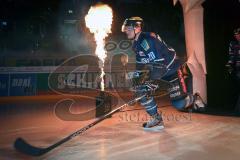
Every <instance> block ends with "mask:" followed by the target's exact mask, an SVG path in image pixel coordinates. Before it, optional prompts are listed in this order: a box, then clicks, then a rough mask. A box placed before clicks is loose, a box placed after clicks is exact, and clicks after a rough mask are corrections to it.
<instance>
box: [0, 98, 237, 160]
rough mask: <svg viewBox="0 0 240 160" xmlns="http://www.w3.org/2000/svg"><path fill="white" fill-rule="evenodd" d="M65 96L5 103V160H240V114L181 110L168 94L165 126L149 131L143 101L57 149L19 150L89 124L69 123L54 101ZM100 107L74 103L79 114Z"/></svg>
mask: <svg viewBox="0 0 240 160" xmlns="http://www.w3.org/2000/svg"><path fill="white" fill-rule="evenodd" d="M61 98H63V97H58V96H54V95H51V96H47V97H46V96H45V97H42V98H38V99H36V98H35V99H34V100H27V101H26V100H22V101H21V100H16V101H12V102H8V103H5V102H3V101H2V102H3V103H2V104H1V112H0V114H1V115H0V123H1V125H0V159H1V160H29V159H39V160H77V159H86V160H110V159H111V160H112V159H114V160H128V159H136V160H145V159H148V160H159V159H162V160H192V159H194V160H213V159H217V160H226V159H228V160H239V157H240V152H239V148H240V141H239V140H240V118H238V117H230V116H214V115H206V114H197V113H184V112H179V111H177V110H175V109H174V108H173V107H172V106H170V103H169V101H168V99H167V98H161V99H158V100H157V102H158V105H159V110H161V111H162V114H163V119H164V122H165V128H164V129H163V130H162V131H160V132H146V131H144V130H143V129H142V127H141V125H142V123H143V122H144V121H146V120H148V119H149V117H148V115H147V114H146V113H145V111H144V110H143V109H142V107H141V106H139V105H138V104H137V105H135V106H133V107H127V108H126V109H124V110H123V111H121V112H118V113H116V114H114V115H113V116H112V117H111V118H108V119H106V120H104V121H103V122H101V123H99V124H97V125H96V126H94V127H93V128H90V129H89V130H87V131H86V132H84V133H83V134H82V135H79V136H77V137H75V138H74V139H72V140H70V141H68V142H66V143H65V144H63V145H61V146H60V147H58V148H56V149H54V150H53V151H51V152H49V153H47V154H45V155H43V156H41V157H31V156H27V155H23V154H22V153H19V152H17V151H16V150H15V149H14V148H13V143H14V141H15V139H16V138H17V137H22V138H24V139H25V140H27V142H29V143H30V144H32V145H34V146H37V147H47V146H49V145H51V144H53V143H55V142H57V141H58V140H60V139H62V138H64V137H65V136H68V135H69V134H70V133H72V132H74V131H76V130H78V129H80V128H82V127H84V126H86V125H87V124H89V123H90V122H92V121H93V120H94V119H90V120H86V121H77V120H75V121H64V120H62V119H60V118H59V117H58V116H56V114H55V111H54V105H55V104H56V102H57V101H58V100H59V99H61ZM92 107H94V102H91V101H86V102H83V103H81V106H72V108H71V112H72V113H74V114H79V113H83V112H84V111H86V110H89V109H91V108H92Z"/></svg>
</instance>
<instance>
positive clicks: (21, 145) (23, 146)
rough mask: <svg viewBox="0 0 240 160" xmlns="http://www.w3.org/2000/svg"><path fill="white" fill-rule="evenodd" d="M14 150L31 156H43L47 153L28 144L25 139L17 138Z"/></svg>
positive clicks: (43, 149) (45, 150)
mask: <svg viewBox="0 0 240 160" xmlns="http://www.w3.org/2000/svg"><path fill="white" fill-rule="evenodd" d="M14 148H15V149H16V150H18V151H20V152H22V153H24V154H27V155H31V156H41V155H43V154H44V153H46V152H47V149H45V148H38V147H34V146H32V145H30V144H28V143H27V142H26V141H25V140H24V139H22V138H17V139H16V140H15V142H14Z"/></svg>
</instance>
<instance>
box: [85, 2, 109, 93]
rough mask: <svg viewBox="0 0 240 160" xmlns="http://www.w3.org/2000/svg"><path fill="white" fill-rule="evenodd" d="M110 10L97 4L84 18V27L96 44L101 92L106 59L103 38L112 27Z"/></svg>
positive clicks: (103, 5) (106, 6)
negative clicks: (91, 34)
mask: <svg viewBox="0 0 240 160" xmlns="http://www.w3.org/2000/svg"><path fill="white" fill-rule="evenodd" d="M112 18H113V14H112V9H111V8H110V7H109V6H108V5H106V4H98V5H96V6H92V7H91V8H90V9H89V11H88V14H87V15H86V16H85V22H86V26H87V27H88V28H89V30H90V32H91V33H93V34H94V38H95V41H96V44H97V47H96V50H95V54H96V55H97V56H98V58H99V59H100V61H99V67H100V69H101V75H100V78H101V90H102V91H103V90H104V79H103V77H104V75H105V73H104V61H105V58H106V57H107V55H106V50H105V48H104V46H105V38H106V37H107V36H108V34H109V33H111V25H112Z"/></svg>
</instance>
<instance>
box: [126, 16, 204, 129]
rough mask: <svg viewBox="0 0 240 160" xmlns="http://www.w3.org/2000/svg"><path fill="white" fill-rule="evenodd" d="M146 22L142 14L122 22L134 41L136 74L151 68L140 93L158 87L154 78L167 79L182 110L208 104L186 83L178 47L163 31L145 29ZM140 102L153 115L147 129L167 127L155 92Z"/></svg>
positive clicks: (145, 126) (174, 104)
mask: <svg viewBox="0 0 240 160" xmlns="http://www.w3.org/2000/svg"><path fill="white" fill-rule="evenodd" d="M143 23H144V22H143V19H142V18H140V17H131V18H128V19H126V20H125V21H124V23H123V25H122V32H124V33H125V34H126V36H127V38H128V39H130V40H132V41H133V51H134V52H135V54H136V72H135V73H136V74H135V75H134V76H133V77H132V78H134V77H136V76H139V75H141V74H140V73H142V72H141V71H142V70H148V71H149V73H150V74H149V76H148V78H147V79H146V78H145V80H144V81H143V82H142V83H141V85H139V86H138V87H137V90H136V94H138V95H143V94H146V93H149V90H152V89H154V88H155V89H156V88H157V87H156V85H155V83H154V81H156V80H165V81H168V83H170V84H171V87H170V88H169V89H168V90H169V93H170V99H171V102H172V105H173V106H174V107H176V108H177V109H178V110H181V111H186V110H187V109H189V108H192V109H194V110H203V109H204V107H205V105H204V103H203V101H202V100H201V98H200V96H199V95H198V94H195V95H194V96H193V94H191V93H190V90H189V88H188V87H187V85H186V83H185V77H184V75H186V74H184V72H183V68H184V67H182V65H181V63H180V60H179V59H178V58H177V56H176V52H175V50H174V49H173V48H170V47H168V46H167V45H166V43H165V42H164V41H163V40H162V39H161V38H160V36H159V35H157V34H155V33H152V32H143V31H142V29H143ZM186 69H187V68H185V69H184V70H186ZM189 75H190V74H189ZM140 103H141V105H142V106H144V107H145V109H146V112H147V113H148V114H149V115H150V116H151V117H152V118H151V120H150V121H148V122H146V123H144V124H143V127H144V129H145V130H159V129H162V128H164V125H163V119H162V116H161V114H159V113H158V111H157V104H156V102H155V100H154V98H153V96H151V95H148V96H145V97H144V98H142V99H141V100H140Z"/></svg>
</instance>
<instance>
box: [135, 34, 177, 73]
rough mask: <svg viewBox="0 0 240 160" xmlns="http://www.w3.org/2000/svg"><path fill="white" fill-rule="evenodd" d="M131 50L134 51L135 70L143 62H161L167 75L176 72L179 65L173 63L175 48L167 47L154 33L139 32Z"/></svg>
mask: <svg viewBox="0 0 240 160" xmlns="http://www.w3.org/2000/svg"><path fill="white" fill-rule="evenodd" d="M133 50H134V52H135V53H136V69H137V70H141V67H142V66H143V65H145V64H161V65H164V66H166V69H167V71H168V73H167V75H169V74H171V73H174V72H176V71H177V69H178V68H179V67H180V64H176V63H175V60H176V52H175V50H174V49H173V48H170V47H168V46H167V45H166V43H165V42H164V41H163V40H162V39H161V38H160V36H159V35H157V34H155V33H152V32H142V33H140V35H139V37H138V40H137V41H134V43H133ZM167 75H165V76H167Z"/></svg>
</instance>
